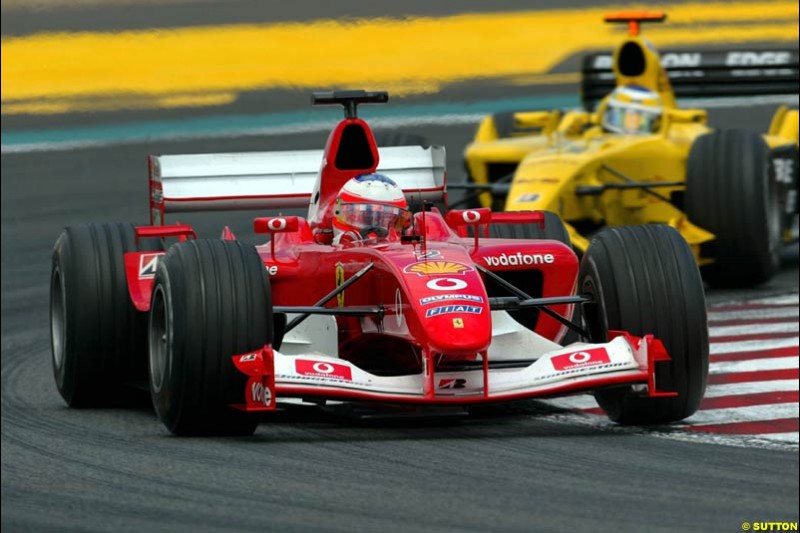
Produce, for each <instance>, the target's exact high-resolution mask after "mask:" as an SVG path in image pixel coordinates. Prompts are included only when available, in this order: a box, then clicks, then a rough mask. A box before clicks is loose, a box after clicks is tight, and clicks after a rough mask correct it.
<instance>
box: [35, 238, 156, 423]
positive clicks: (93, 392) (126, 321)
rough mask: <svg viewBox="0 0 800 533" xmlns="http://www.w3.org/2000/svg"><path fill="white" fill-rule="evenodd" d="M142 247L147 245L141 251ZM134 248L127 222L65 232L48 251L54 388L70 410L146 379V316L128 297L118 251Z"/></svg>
mask: <svg viewBox="0 0 800 533" xmlns="http://www.w3.org/2000/svg"><path fill="white" fill-rule="evenodd" d="M148 244H149V246H147V245H148ZM159 248H160V241H155V242H147V243H145V242H142V243H141V246H140V247H137V245H136V239H135V233H134V227H133V225H132V224H81V225H78V226H70V227H67V228H65V229H64V231H63V232H62V233H61V235H60V236H59V238H58V240H57V241H56V244H55V246H54V248H53V260H52V270H51V275H50V333H51V349H52V363H53V375H54V377H55V380H56V387H57V388H58V392H59V393H60V394H61V396H62V398H64V400H65V401H66V402H67V405H69V406H70V407H102V406H108V405H113V404H115V402H116V400H117V399H119V398H120V392H121V391H120V385H121V384H122V383H126V382H134V381H144V380H145V379H146V377H147V343H146V340H147V314H146V313H141V312H139V311H137V310H136V308H135V307H134V306H133V303H132V302H131V299H130V297H129V295H128V282H127V278H126V277H125V263H124V254H125V252H135V251H140V250H158V249H159Z"/></svg>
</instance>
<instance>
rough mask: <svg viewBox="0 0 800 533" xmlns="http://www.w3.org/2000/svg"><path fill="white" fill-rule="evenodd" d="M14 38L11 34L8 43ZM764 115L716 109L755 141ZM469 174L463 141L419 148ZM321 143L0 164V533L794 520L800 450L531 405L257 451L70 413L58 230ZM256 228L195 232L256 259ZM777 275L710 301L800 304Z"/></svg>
mask: <svg viewBox="0 0 800 533" xmlns="http://www.w3.org/2000/svg"><path fill="white" fill-rule="evenodd" d="M4 31H5V29H4ZM771 111H772V110H771V109H767V108H750V109H741V108H739V109H719V110H714V111H713V112H712V117H711V118H712V122H714V123H715V124H716V125H718V126H733V125H741V124H742V123H746V124H748V125H751V126H752V127H754V128H757V129H760V130H763V128H765V126H766V124H767V123H768V121H769V117H770V116H771ZM417 132H419V133H423V134H425V135H426V136H427V137H428V138H429V139H431V140H432V141H434V142H435V143H437V144H444V145H445V146H447V147H448V150H449V152H448V169H449V176H450V178H451V179H453V180H458V179H459V176H460V175H461V172H460V169H461V162H460V151H461V149H462V147H463V146H464V144H465V143H466V142H467V141H468V140H469V138H470V136H471V134H472V127H468V126H463V125H462V126H439V127H426V128H420V129H418V130H417ZM324 139H325V133H313V134H302V135H283V136H280V137H248V138H244V139H230V138H226V139H218V140H203V141H192V142H172V143H159V144H157V145H156V144H146V143H142V144H130V145H125V146H118V147H105V148H93V149H83V150H76V151H53V152H44V153H31V154H3V155H2V159H1V162H2V210H1V213H2V214H1V217H2V252H1V254H0V259H1V261H2V322H0V329H1V330H2V447H1V448H0V452H1V455H2V529H3V530H4V531H12V532H13V531H70V532H72V531H137V532H141V531H184V530H186V531H248V532H250V531H254V530H266V531H310V530H313V531H349V530H360V531H409V530H417V531H565V530H571V531H614V532H617V531H676V530H677V531H738V530H741V526H740V524H741V523H742V522H744V521H748V522H752V521H797V519H798V507H797V501H798V495H799V494H798V492H799V490H798V477H799V476H798V473H799V471H800V464H799V462H798V454H797V451H796V450H788V451H787V450H781V449H763V448H755V447H736V446H721V445H715V444H707V443H702V442H690V441H682V440H675V439H669V438H661V437H659V436H656V435H654V434H649V433H647V432H640V431H627V430H623V431H619V430H610V429H608V428H605V427H596V426H593V425H590V424H577V423H570V422H568V421H567V422H564V421H563V420H562V421H559V420H558V418H557V417H553V416H551V415H552V414H553V407H551V406H549V405H547V404H543V403H538V402H524V403H521V404H516V405H514V406H506V407H497V408H491V409H485V410H482V411H481V412H480V413H478V414H477V415H474V416H471V417H469V418H462V417H458V418H436V419H432V420H421V419H412V420H398V419H391V420H382V421H365V420H354V419H351V418H347V417H340V416H334V415H331V414H326V413H320V412H318V411H307V410H302V411H291V412H285V413H276V414H274V415H271V416H268V417H266V418H265V419H264V422H263V423H262V424H261V425H260V426H259V428H258V430H257V432H256V434H255V436H254V437H252V438H237V439H223V438H204V439H181V438H176V437H173V436H171V435H169V434H168V433H167V432H166V430H165V429H164V428H163V426H162V425H161V424H160V423H159V422H158V421H157V419H156V418H155V416H154V415H153V413H152V409H151V407H150V406H149V404H148V398H147V397H146V396H144V397H141V398H140V397H133V398H130V397H129V395H128V394H127V393H123V391H120V398H118V403H119V406H118V407H114V408H108V409H97V410H80V411H78V410H71V409H68V408H67V407H66V406H65V405H64V403H63V401H62V400H61V398H60V396H59V395H58V393H57V391H56V389H55V386H54V381H53V378H52V371H51V364H50V347H49V330H48V311H47V305H48V283H49V272H50V253H51V249H52V244H53V242H54V241H55V239H56V238H57V236H58V234H59V232H60V230H61V228H62V227H64V226H66V225H69V224H75V223H79V222H85V221H112V220H122V221H134V222H143V221H144V220H145V217H146V203H145V202H146V180H145V175H146V174H145V173H146V165H145V156H146V155H147V154H150V153H188V152H198V153H199V152H209V151H237V150H245V151H246V150H271V149H288V148H318V147H320V146H321V145H322V143H323V142H324ZM250 216H251V215H250V214H248V213H237V214H211V215H203V216H199V217H198V216H193V217H191V219H189V221H190V222H192V223H195V224H196V226H197V229H198V230H199V232H200V233H201V234H203V235H205V236H216V235H217V234H218V232H219V230H220V228H221V227H222V226H223V225H224V224H230V225H231V227H232V229H233V230H234V232H236V233H237V235H238V236H239V237H240V238H242V239H243V240H248V241H252V240H253V239H254V236H253V235H252V232H251V231H250V229H249V228H250V220H251V218H250ZM784 256H785V257H784V259H785V261H784V263H785V264H784V268H783V270H782V272H781V274H780V275H779V276H778V277H777V278H776V279H775V280H774V281H773V282H771V283H769V284H768V285H766V286H764V287H761V288H759V289H756V290H751V291H744V292H714V291H709V294H708V296H709V300H710V301H714V302H719V301H725V300H729V299H739V298H754V297H765V296H771V295H775V294H786V293H796V292H797V287H798V281H797V280H798V259H797V257H798V254H797V248H796V247H794V248H790V249H788V250H787V251H786V253H785V254H784Z"/></svg>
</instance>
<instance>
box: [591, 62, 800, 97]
mask: <svg viewBox="0 0 800 533" xmlns="http://www.w3.org/2000/svg"><path fill="white" fill-rule="evenodd" d="M660 55H661V65H662V66H663V67H664V69H665V70H666V71H667V75H668V76H669V80H670V84H671V85H672V88H673V90H674V92H675V97H676V98H720V97H723V98H724V97H733V96H764V95H796V94H797V90H798V83H799V82H800V76H798V49H797V48H768V49H760V50H745V49H739V50H713V51H711V50H695V51H692V50H667V51H664V52H661V54H660ZM612 65H613V59H612V54H611V53H596V54H590V55H587V56H585V57H584V58H583V67H582V71H581V96H582V101H583V105H584V108H585V109H587V110H589V111H591V110H593V109H594V108H595V106H596V105H597V104H598V102H600V100H602V99H603V98H604V97H605V96H606V95H607V94H609V93H610V92H611V91H613V90H614V88H615V87H616V80H615V78H614V73H613V71H612Z"/></svg>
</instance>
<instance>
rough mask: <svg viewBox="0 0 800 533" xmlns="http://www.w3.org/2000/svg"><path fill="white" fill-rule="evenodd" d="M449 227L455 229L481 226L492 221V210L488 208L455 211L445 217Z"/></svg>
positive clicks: (449, 212)
mask: <svg viewBox="0 0 800 533" xmlns="http://www.w3.org/2000/svg"><path fill="white" fill-rule="evenodd" d="M445 220H447V225H448V226H450V227H451V228H453V229H456V228H460V227H464V226H481V225H484V224H489V223H490V222H491V221H492V210H491V209H489V208H488V207H482V208H480V209H453V210H452V211H448V212H447V215H446V216H445Z"/></svg>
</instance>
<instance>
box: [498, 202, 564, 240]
mask: <svg viewBox="0 0 800 533" xmlns="http://www.w3.org/2000/svg"><path fill="white" fill-rule="evenodd" d="M542 213H543V214H544V229H542V228H541V227H540V226H539V224H490V225H489V237H494V238H500V239H548V240H554V241H558V242H563V243H564V244H566V245H567V246H569V247H570V248H572V242H571V240H570V238H569V232H568V231H567V227H566V226H565V225H564V222H562V221H561V218H560V217H559V216H558V215H556V214H555V213H553V212H551V211H542Z"/></svg>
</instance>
